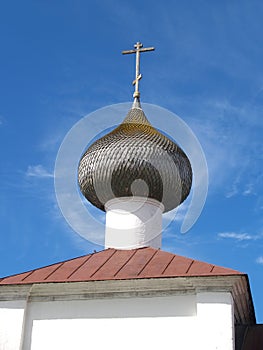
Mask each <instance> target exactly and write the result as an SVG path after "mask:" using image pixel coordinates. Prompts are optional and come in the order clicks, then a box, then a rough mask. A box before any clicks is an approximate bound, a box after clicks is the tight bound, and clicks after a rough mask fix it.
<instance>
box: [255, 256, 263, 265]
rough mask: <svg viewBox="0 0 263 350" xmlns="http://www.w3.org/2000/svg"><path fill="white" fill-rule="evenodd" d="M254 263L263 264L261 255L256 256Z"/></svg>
mask: <svg viewBox="0 0 263 350" xmlns="http://www.w3.org/2000/svg"><path fill="white" fill-rule="evenodd" d="M256 263H257V264H260V265H263V256H262V255H261V256H259V257H258V258H257V260H256Z"/></svg>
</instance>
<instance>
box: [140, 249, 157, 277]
mask: <svg viewBox="0 0 263 350" xmlns="http://www.w3.org/2000/svg"><path fill="white" fill-rule="evenodd" d="M157 253H158V250H156V252H154V253H153V255H152V256H151V257H150V259H149V260H148V261H147V263H146V264H145V265H144V266H143V267H142V269H141V270H140V271H139V272H138V273H137V276H139V275H140V274H141V273H142V271H143V270H144V269H145V268H146V266H148V265H149V263H150V262H151V261H152V259H153V258H154V256H155V255H156V254H157Z"/></svg>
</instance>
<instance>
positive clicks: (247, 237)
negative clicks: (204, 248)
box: [218, 232, 261, 241]
mask: <svg viewBox="0 0 263 350" xmlns="http://www.w3.org/2000/svg"><path fill="white" fill-rule="evenodd" d="M218 237H220V238H230V239H235V240H237V241H251V240H257V239H259V238H261V235H251V234H248V233H238V232H220V233H218Z"/></svg>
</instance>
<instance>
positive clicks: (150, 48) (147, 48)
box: [122, 47, 155, 55]
mask: <svg viewBox="0 0 263 350" xmlns="http://www.w3.org/2000/svg"><path fill="white" fill-rule="evenodd" d="M154 50H155V48H154V47H145V48H141V49H138V50H127V51H122V54H123V55H127V54H130V53H136V52H137V51H139V52H145V51H154Z"/></svg>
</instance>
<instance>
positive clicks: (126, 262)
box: [113, 250, 137, 277]
mask: <svg viewBox="0 0 263 350" xmlns="http://www.w3.org/2000/svg"><path fill="white" fill-rule="evenodd" d="M136 251H137V250H134V252H133V254H132V255H131V256H130V257H129V258H128V259H127V260H126V261H125V263H123V264H122V266H121V267H120V268H119V270H117V272H115V274H114V275H113V276H114V277H116V276H117V275H118V273H119V272H120V271H121V270H122V269H123V268H124V266H125V265H126V264H128V262H129V261H130V260H131V259H132V258H133V257H134V255H135V254H136Z"/></svg>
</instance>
